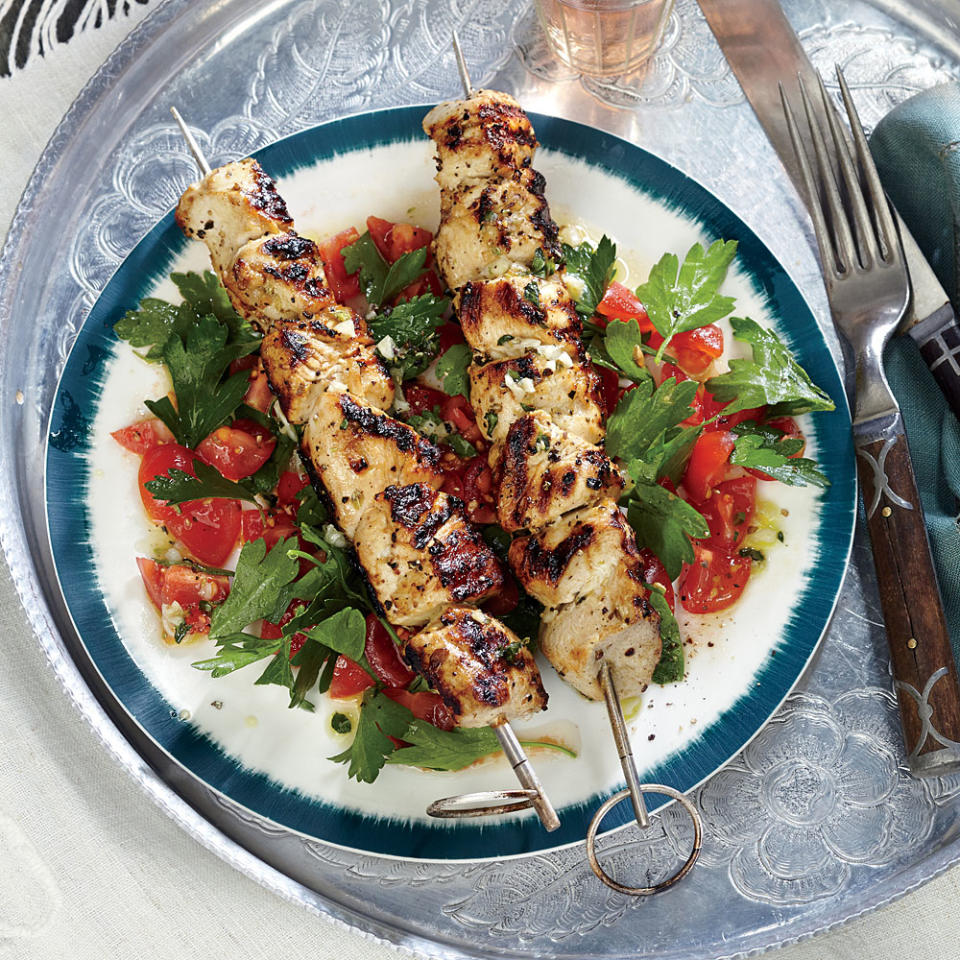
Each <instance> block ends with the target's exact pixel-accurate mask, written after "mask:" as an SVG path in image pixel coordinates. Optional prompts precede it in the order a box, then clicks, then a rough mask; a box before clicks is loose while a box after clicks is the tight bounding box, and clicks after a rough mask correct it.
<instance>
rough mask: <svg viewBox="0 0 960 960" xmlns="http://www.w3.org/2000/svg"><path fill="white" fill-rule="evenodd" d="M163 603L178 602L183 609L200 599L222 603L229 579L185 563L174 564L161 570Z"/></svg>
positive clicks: (228, 588) (225, 597)
mask: <svg viewBox="0 0 960 960" xmlns="http://www.w3.org/2000/svg"><path fill="white" fill-rule="evenodd" d="M162 573H163V589H162V591H161V595H160V596H161V599H162V601H163V603H179V604H180V606H181V607H183V609H184V610H186V609H187V608H188V607H190V606H195V605H197V604H199V603H200V602H201V601H204V602H206V603H211V604H218V603H222V602H223V601H224V600H226V599H227V595H228V594H229V593H230V581H229V580H228V579H227V578H226V577H221V576H214V575H212V574H209V573H198V572H197V571H196V570H194V569H192V568H191V567H188V566H186V565H185V564H174V565H173V566H170V567H167V568H166V569H164V570H163V571H162Z"/></svg>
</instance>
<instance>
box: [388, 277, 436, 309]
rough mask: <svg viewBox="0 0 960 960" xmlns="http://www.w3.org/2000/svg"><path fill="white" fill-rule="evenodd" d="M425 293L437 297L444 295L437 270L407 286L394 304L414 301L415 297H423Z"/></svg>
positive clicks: (396, 297)
mask: <svg viewBox="0 0 960 960" xmlns="http://www.w3.org/2000/svg"><path fill="white" fill-rule="evenodd" d="M425 293H432V294H433V295H434V296H435V297H439V296H442V295H443V284H442V283H441V282H440V278H439V277H438V276H437V273H436V271H435V270H428V271H427V272H426V273H425V274H424V275H423V276H422V277H419V278H417V279H416V280H414V281H413V283H410V284H407V286H405V287H404V288H403V289H402V290H401V291H400V292H399V293H398V294H397V295H396V296H395V297H394V298H393V300H392V302H393V303H400V302H401V301H403V300H412V299H413V298H414V297H422V296H423V295H424V294H425Z"/></svg>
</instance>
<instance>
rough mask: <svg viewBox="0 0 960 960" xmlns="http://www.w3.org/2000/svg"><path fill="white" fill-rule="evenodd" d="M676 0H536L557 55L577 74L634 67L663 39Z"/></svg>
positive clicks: (599, 73)
mask: <svg viewBox="0 0 960 960" xmlns="http://www.w3.org/2000/svg"><path fill="white" fill-rule="evenodd" d="M673 2H674V0H536V6H537V13H538V15H539V17H540V23H541V24H542V25H543V29H544V31H545V32H546V34H547V37H548V38H549V40H550V43H551V45H552V47H553V49H554V51H555V52H556V54H557V56H559V57H560V59H561V60H562V61H563V62H564V63H565V64H567V66H569V67H572V68H573V69H574V70H576V71H577V72H578V73H583V74H586V75H587V76H589V77H611V76H616V75H618V74H621V73H630V72H631V71H632V70H636V69H637V67H639V66H640V65H641V64H642V63H643V62H644V61H645V60H647V59H648V58H649V57H650V55H651V54H652V53H653V52H654V51H655V50H656V49H657V46H658V45H659V44H660V41H661V39H662V38H663V31H664V29H665V27H666V25H667V19H668V18H669V16H670V11H671V10H672V9H673Z"/></svg>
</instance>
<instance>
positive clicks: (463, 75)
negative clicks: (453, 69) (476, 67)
mask: <svg viewBox="0 0 960 960" xmlns="http://www.w3.org/2000/svg"><path fill="white" fill-rule="evenodd" d="M452 37H453V52H454V55H455V56H456V58H457V70H458V71H459V73H460V82H461V83H462V84H463V95H464V96H465V97H466V98H467V99H468V100H469V99H470V97H472V96H473V84H472V83H471V82H470V71H469V70H468V69H467V61H466V60H465V59H464V56H463V50H462V49H461V48H460V38H459V37H458V36H457V31H456V30H454V31H453V34H452Z"/></svg>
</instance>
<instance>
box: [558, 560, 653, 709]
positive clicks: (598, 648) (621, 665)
mask: <svg viewBox="0 0 960 960" xmlns="http://www.w3.org/2000/svg"><path fill="white" fill-rule="evenodd" d="M540 649H541V650H542V651H543V653H544V656H546V658H547V659H548V660H549V661H550V663H551V664H553V667H554V669H556V671H557V673H559V674H560V676H561V677H563V679H564V680H566V681H567V683H569V684H570V685H571V686H572V687H573V688H574V689H575V690H578V691H579V692H580V693H582V694H583V695H584V696H585V697H589V698H590V699H591V700H602V699H603V691H602V690H601V688H600V681H599V680H598V674H599V671H600V666H601V663H602V662H603V661H604V660H605V661H606V662H607V663H609V664H610V667H611V670H612V672H613V679H614V682H615V683H616V686H617V691H618V693H619V694H620V696H621V697H638V696H640V694H642V693H643V692H644V690H646V689H647V687H648V686H649V684H650V680H651V678H652V677H653V671H654V670H655V669H656V667H657V664H658V663H659V661H660V652H661V649H662V642H661V640H660V618H659V617H658V616H657V614H656V612H655V611H654V610H653V608H652V607H651V606H650V604H649V602H648V600H647V590H646V589H645V588H644V586H643V565H642V564H641V563H639V562H634V563H627V564H624V563H623V561H622V559H621V561H620V562H619V563H618V564H617V565H616V568H615V569H614V572H613V574H612V575H611V576H610V578H609V579H608V580H607V581H606V582H605V583H604V584H603V585H602V586H601V587H600V588H599V589H598V590H596V591H595V592H593V593H591V594H590V595H589V596H588V597H587V598H586V599H585V601H584V602H583V603H579V604H578V603H577V602H573V603H568V604H565V605H564V606H562V607H560V608H559V609H557V610H555V611H553V610H551V611H547V612H545V614H544V617H543V621H542V623H541V626H540Z"/></svg>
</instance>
